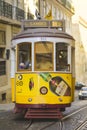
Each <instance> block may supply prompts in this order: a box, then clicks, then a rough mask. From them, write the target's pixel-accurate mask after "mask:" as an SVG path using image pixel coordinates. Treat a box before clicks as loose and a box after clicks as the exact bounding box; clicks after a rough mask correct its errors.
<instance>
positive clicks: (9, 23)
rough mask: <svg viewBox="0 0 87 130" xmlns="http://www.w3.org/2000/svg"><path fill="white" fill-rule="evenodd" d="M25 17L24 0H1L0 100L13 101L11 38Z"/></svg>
mask: <svg viewBox="0 0 87 130" xmlns="http://www.w3.org/2000/svg"><path fill="white" fill-rule="evenodd" d="M24 18H25V11H24V0H21V1H20V0H0V102H9V101H11V85H10V48H11V39H12V37H13V36H14V35H16V34H17V33H18V32H19V31H20V25H21V22H20V21H21V20H22V19H24Z"/></svg>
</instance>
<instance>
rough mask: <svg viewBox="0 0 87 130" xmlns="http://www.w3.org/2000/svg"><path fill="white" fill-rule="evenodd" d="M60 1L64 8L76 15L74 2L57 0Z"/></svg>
mask: <svg viewBox="0 0 87 130" xmlns="http://www.w3.org/2000/svg"><path fill="white" fill-rule="evenodd" d="M57 1H59V2H60V3H61V4H62V5H63V6H65V7H66V8H68V9H69V10H70V11H71V12H73V13H74V7H73V6H72V2H71V1H69V0H57Z"/></svg>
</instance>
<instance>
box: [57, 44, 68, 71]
mask: <svg viewBox="0 0 87 130" xmlns="http://www.w3.org/2000/svg"><path fill="white" fill-rule="evenodd" d="M58 45H59V47H58ZM68 47H69V45H68V44H67V43H62V42H59V43H56V71H70V64H68V62H69V61H68Z"/></svg>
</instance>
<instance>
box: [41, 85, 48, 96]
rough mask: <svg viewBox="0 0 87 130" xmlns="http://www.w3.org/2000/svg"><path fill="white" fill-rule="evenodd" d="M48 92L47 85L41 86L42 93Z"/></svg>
mask: <svg viewBox="0 0 87 130" xmlns="http://www.w3.org/2000/svg"><path fill="white" fill-rule="evenodd" d="M47 92H48V89H47V88H46V87H45V86H43V87H41V88H40V93H41V94H43V95H45V94H47Z"/></svg>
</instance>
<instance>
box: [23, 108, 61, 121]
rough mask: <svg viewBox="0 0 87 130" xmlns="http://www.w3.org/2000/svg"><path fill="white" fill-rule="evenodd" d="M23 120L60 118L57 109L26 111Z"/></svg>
mask: <svg viewBox="0 0 87 130" xmlns="http://www.w3.org/2000/svg"><path fill="white" fill-rule="evenodd" d="M25 118H59V119H60V118H62V113H61V112H60V111H59V109H28V110H27V112H26V114H25Z"/></svg>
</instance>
